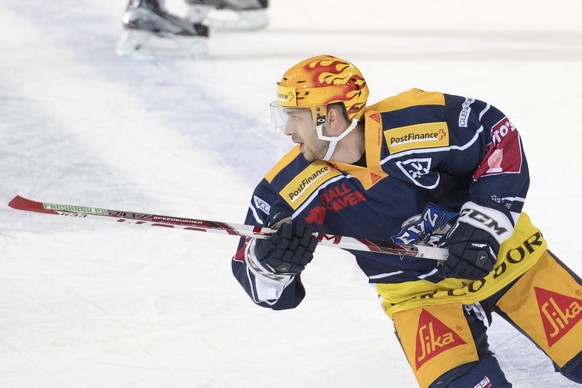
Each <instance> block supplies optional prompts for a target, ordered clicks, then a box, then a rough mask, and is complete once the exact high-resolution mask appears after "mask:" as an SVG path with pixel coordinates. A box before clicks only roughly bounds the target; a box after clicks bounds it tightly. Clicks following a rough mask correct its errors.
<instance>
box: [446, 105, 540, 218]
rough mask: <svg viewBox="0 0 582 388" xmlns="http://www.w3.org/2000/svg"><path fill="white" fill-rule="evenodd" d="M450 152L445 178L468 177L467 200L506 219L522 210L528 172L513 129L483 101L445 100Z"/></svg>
mask: <svg viewBox="0 0 582 388" xmlns="http://www.w3.org/2000/svg"><path fill="white" fill-rule="evenodd" d="M446 117H447V124H448V126H449V130H450V136H451V139H450V140H451V146H450V152H449V153H448V154H449V155H448V157H447V160H446V161H445V163H444V166H445V170H446V172H447V173H451V174H453V175H456V176H462V175H465V176H470V180H469V181H470V182H471V183H470V185H469V200H470V201H472V202H474V203H477V204H479V205H481V206H487V207H491V208H494V209H497V210H501V211H504V212H505V213H506V214H508V215H509V214H510V219H512V221H513V222H515V221H516V220H517V218H518V217H519V214H520V212H521V210H522V208H523V205H524V201H525V197H526V194H527V190H528V188H529V170H528V165H527V160H526V157H525V153H524V150H523V146H522V141H521V137H520V135H519V133H518V131H517V128H516V127H515V126H514V125H513V123H512V122H511V121H510V120H509V118H508V117H507V116H506V115H505V114H504V113H503V112H501V111H500V110H499V109H497V108H495V107H494V106H492V105H490V104H487V103H485V102H483V101H479V100H474V99H470V98H464V97H458V96H449V95H447V96H446Z"/></svg>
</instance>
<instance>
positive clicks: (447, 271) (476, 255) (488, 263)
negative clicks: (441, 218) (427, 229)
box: [440, 222, 499, 280]
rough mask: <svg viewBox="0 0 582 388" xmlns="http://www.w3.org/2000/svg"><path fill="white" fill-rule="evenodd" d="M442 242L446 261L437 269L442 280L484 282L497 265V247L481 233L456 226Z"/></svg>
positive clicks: (488, 235) (477, 229)
mask: <svg viewBox="0 0 582 388" xmlns="http://www.w3.org/2000/svg"><path fill="white" fill-rule="evenodd" d="M445 241H446V246H447V247H448V248H449V257H448V258H447V261H446V262H445V263H444V264H443V266H442V267H441V269H440V271H441V273H442V274H443V275H444V276H445V277H450V278H460V279H472V280H478V279H483V278H484V277H485V276H486V275H487V274H488V273H489V272H491V270H492V269H493V266H494V265H495V263H496V262H497V254H498V253H499V243H498V242H497V240H496V239H495V237H493V236H492V235H491V234H490V233H489V232H487V231H485V230H483V229H479V228H476V227H474V226H472V225H469V224H467V223H464V222H457V223H456V224H455V225H454V226H453V227H452V228H451V230H450V231H449V233H447V235H446V237H445Z"/></svg>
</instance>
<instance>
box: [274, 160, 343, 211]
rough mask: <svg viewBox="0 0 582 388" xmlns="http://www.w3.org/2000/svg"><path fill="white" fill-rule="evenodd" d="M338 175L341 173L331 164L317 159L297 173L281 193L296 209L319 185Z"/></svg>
mask: <svg viewBox="0 0 582 388" xmlns="http://www.w3.org/2000/svg"><path fill="white" fill-rule="evenodd" d="M338 175H341V173H340V172H339V171H337V170H336V169H334V168H333V167H331V166H330V165H328V164H326V163H324V162H321V161H315V162H313V163H311V164H310V165H309V166H307V168H306V169H305V170H303V171H301V172H300V173H299V174H297V176H296V177H295V178H294V179H293V180H292V181H291V182H289V184H287V186H285V187H284V188H283V190H281V191H280V192H279V194H280V195H281V197H282V198H283V199H284V200H285V201H286V202H287V203H288V204H289V206H291V207H292V208H293V209H294V210H295V209H297V208H298V207H299V206H301V204H302V203H303V202H305V200H306V199H307V198H309V196H310V195H311V194H312V193H313V192H314V191H315V190H317V188H318V187H320V186H321V185H322V184H324V183H325V182H327V181H328V180H330V179H331V178H334V177H336V176H338Z"/></svg>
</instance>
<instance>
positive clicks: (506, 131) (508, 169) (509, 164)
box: [473, 117, 522, 180]
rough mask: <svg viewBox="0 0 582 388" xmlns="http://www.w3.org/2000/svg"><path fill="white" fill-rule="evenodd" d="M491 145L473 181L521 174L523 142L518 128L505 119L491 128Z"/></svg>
mask: <svg viewBox="0 0 582 388" xmlns="http://www.w3.org/2000/svg"><path fill="white" fill-rule="evenodd" d="M491 139H492V140H491V145H490V147H489V150H488V151H487V154H486V155H485V157H484V158H483V162H482V163H481V165H480V166H479V168H477V170H476V171H475V173H474V174H473V179H474V180H477V179H479V178H481V177H485V176H490V175H499V174H507V173H519V172H521V165H522V157H521V141H520V139H519V134H518V133H517V130H516V128H515V127H514V126H513V124H512V123H511V121H509V119H508V118H507V117H504V118H503V119H502V120H500V121H499V122H498V123H497V124H495V125H494V126H493V127H492V128H491Z"/></svg>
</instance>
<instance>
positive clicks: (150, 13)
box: [117, 0, 208, 58]
mask: <svg viewBox="0 0 582 388" xmlns="http://www.w3.org/2000/svg"><path fill="white" fill-rule="evenodd" d="M123 29H124V33H123V36H122V37H121V39H120V40H119V43H118V44H117V53H118V54H120V55H129V56H133V57H139V58H148V57H156V56H167V57H199V56H202V55H204V54H206V53H207V52H208V46H207V39H208V27H206V26H204V25H202V24H200V23H193V22H192V21H189V20H186V19H183V18H180V17H178V16H175V15H172V14H170V13H168V12H167V11H166V10H165V8H164V7H163V5H162V4H160V2H159V0H132V1H130V3H129V5H128V6H127V10H126V12H125V14H124V15H123Z"/></svg>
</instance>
